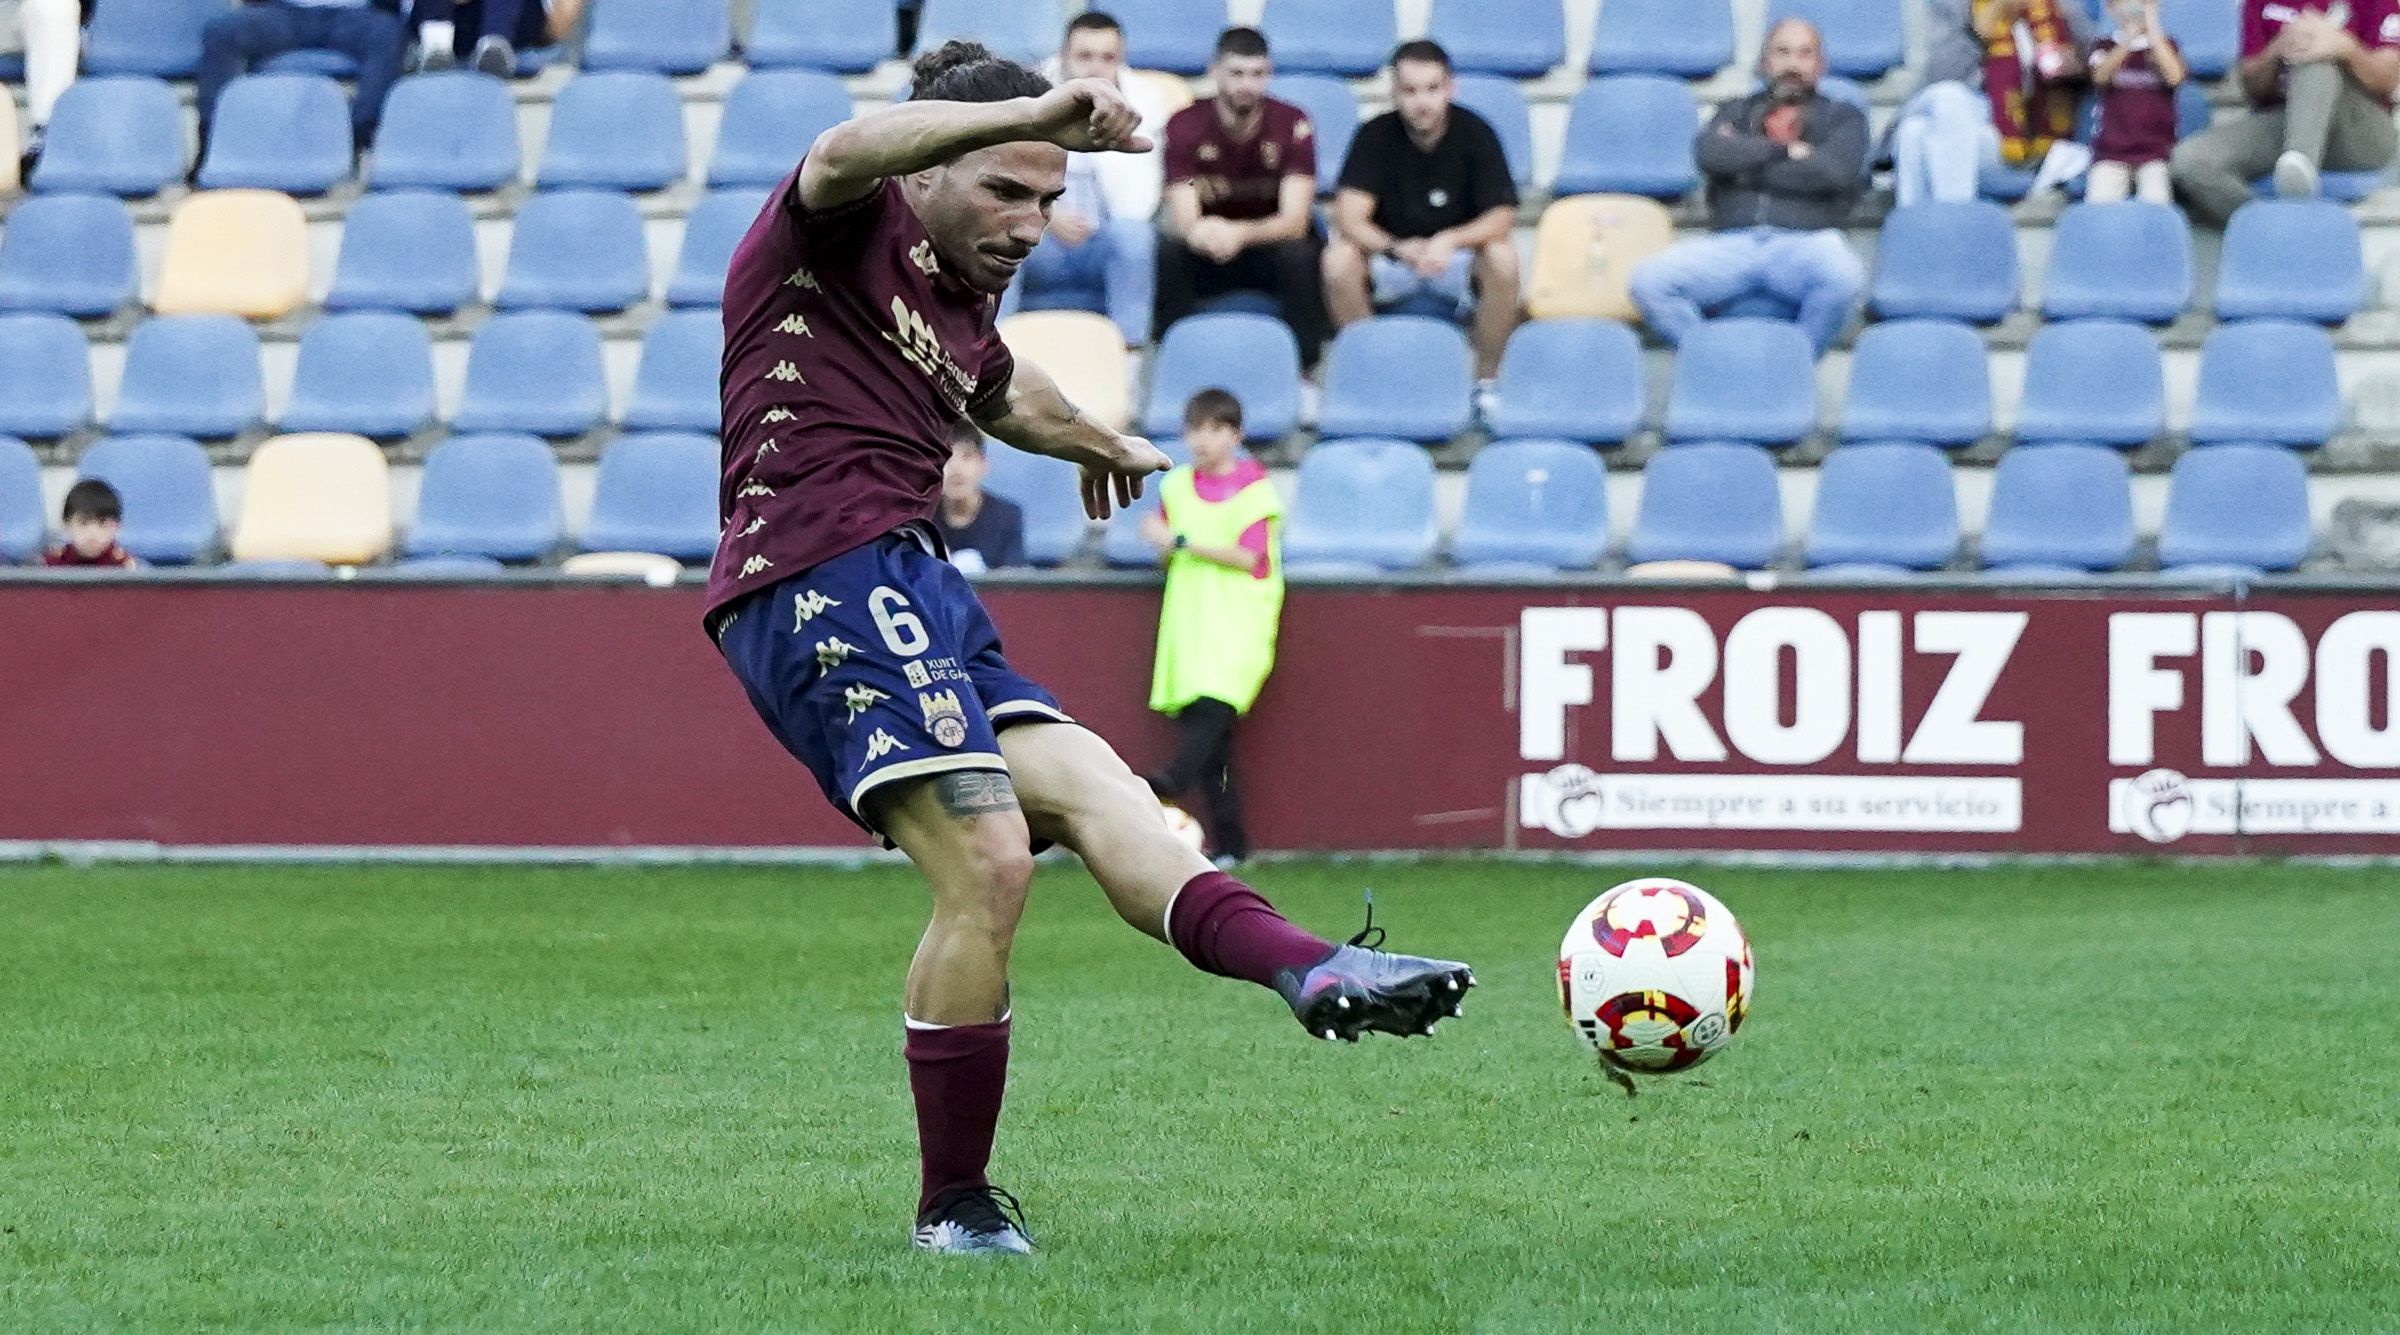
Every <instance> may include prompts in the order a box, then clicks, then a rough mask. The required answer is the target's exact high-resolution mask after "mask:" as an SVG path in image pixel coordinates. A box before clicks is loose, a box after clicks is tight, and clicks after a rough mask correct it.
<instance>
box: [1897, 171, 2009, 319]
mask: <svg viewBox="0 0 2400 1335" xmlns="http://www.w3.org/2000/svg"><path fill="white" fill-rule="evenodd" d="M1867 299H1868V303H1869V304H1870V305H1871V306H1872V307H1873V308H1874V311H1875V314H1876V315H1878V316H1880V317H1882V318H1883V319H1886V320H1893V319H1908V318H1911V317H1923V318H1925V319H1932V320H1965V321H1967V322H1968V323H1970V324H1996V323H1998V322H1999V321H2001V320H2002V319H2005V318H2006V317H2007V315H2008V313H2009V312H2010V311H2013V310H2015V309H2016V308H2017V224H2016V221H2015V220H2014V219H2012V218H2011V217H2009V213H2008V210H2006V209H2004V208H2002V207H2000V206H1999V205H1997V204H1994V203H1992V202H1991V201H1990V200H1984V199H1977V200H1968V201H1966V202H1963V203H1956V204H1911V205H1910V206H1908V207H1907V208H1904V209H1893V210H1892V211H1891V212H1890V213H1888V214H1886V215H1885V216H1884V219H1883V231H1882V233H1881V235H1880V238H1879V239H1878V240H1877V242H1876V245H1875V280H1874V284H1873V287H1872V288H1871V290H1870V291H1869V292H1868V295H1867Z"/></svg>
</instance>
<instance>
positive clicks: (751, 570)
mask: <svg viewBox="0 0 2400 1335" xmlns="http://www.w3.org/2000/svg"><path fill="white" fill-rule="evenodd" d="M774 568H775V563H774V562H773V561H770V560H768V559H767V558H765V557H763V556H753V557H751V558H750V559H749V560H747V561H744V562H742V575H741V577H742V578H743V579H748V578H750V577H751V576H752V575H755V574H757V573H758V572H759V571H761V570H772V569H774Z"/></svg>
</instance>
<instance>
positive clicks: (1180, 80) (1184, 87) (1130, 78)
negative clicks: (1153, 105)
mask: <svg viewBox="0 0 2400 1335" xmlns="http://www.w3.org/2000/svg"><path fill="white" fill-rule="evenodd" d="M1125 81H1126V82H1127V83H1128V84H1133V85H1137V86H1139V87H1142V88H1146V89H1148V90H1150V92H1151V94H1152V95H1153V96H1155V97H1156V98H1157V99H1158V104H1159V105H1160V106H1162V107H1165V108H1166V109H1167V114H1168V115H1170V116H1172V115H1174V114H1175V113H1176V112H1178V111H1181V110H1183V109H1184V108H1185V107H1188V106H1190V105H1191V104H1192V84H1191V80H1189V79H1186V78H1184V77H1183V76H1182V75H1180V74H1169V73H1167V72H1166V71H1165V70H1127V71H1125Z"/></svg>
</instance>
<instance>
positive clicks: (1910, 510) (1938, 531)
mask: <svg viewBox="0 0 2400 1335" xmlns="http://www.w3.org/2000/svg"><path fill="white" fill-rule="evenodd" d="M1957 555H1958V493H1957V490H1956V489H1955V488H1954V487H1953V486H1952V485H1951V482H1950V461H1949V460H1948V459H1946V458H1944V457H1943V456H1942V452H1941V451H1940V450H1937V449H1935V448H1934V447H1933V446H1931V445H1913V444H1897V443H1885V444H1877V445H1845V446H1843V447H1842V448H1840V449H1838V450H1835V451H1834V452H1833V453H1832V454H1831V455H1829V456H1827V458H1826V460H1825V462H1824V464H1823V465H1821V466H1820V467H1819V468H1818V469H1817V509H1816V513H1815V514H1814V515H1813V516H1811V518H1810V520H1809V527H1808V563H1809V564H1810V565H1812V566H1831V565H1847V564H1866V565H1887V566H1902V567H1905V568H1907V569H1910V570H1932V569H1935V568H1937V567H1940V566H1946V565H1948V564H1950V562H1951V560H1952V559H1954V558H1955V557H1956V556H1957Z"/></svg>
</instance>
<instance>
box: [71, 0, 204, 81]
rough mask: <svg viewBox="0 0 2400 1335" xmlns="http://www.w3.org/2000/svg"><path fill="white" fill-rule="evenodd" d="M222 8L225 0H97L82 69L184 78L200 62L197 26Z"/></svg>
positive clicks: (85, 34)
mask: <svg viewBox="0 0 2400 1335" xmlns="http://www.w3.org/2000/svg"><path fill="white" fill-rule="evenodd" d="M225 9H226V5H225V0H99V3H98V4H96V5H94V6H93V7H92V21H91V23H90V25H89V26H87V27H86V28H85V29H84V32H83V72H84V73H85V74H87V75H88V74H147V75H151V76H153V77H155V78H161V79H188V78H190V77H191V76H192V74H193V72H194V71H196V70H198V69H199V68H200V30H201V29H202V28H204V27H206V26H208V21H209V20H210V19H212V18H215V17H216V16H217V15H219V14H222V13H224V12H225Z"/></svg>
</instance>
